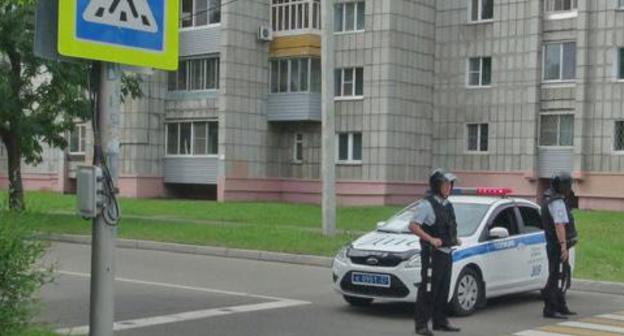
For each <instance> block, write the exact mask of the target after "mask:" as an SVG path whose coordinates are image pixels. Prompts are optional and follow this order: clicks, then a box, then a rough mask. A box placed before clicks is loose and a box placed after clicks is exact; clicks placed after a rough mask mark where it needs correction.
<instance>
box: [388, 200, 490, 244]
mask: <svg viewBox="0 0 624 336" xmlns="http://www.w3.org/2000/svg"><path fill="white" fill-rule="evenodd" d="M420 202H422V201H420ZM418 204H419V202H416V203H414V204H412V205H410V206H409V207H407V208H406V209H403V210H402V211H401V212H399V213H398V214H396V215H395V216H394V217H392V218H390V219H388V220H387V221H386V224H385V225H383V226H381V227H380V228H379V229H378V231H382V232H393V233H407V232H410V231H409V223H410V220H411V219H412V216H413V215H414V211H415V210H416V208H417V206H418ZM489 207H490V206H489V205H486V204H474V203H453V208H454V209H455V217H456V219H457V235H458V236H460V237H467V236H470V235H472V234H473V233H474V232H475V231H476V230H477V227H478V226H479V224H481V220H483V216H485V213H486V212H487V210H488V209H489Z"/></svg>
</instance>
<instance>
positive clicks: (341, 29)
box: [332, 1, 366, 35]
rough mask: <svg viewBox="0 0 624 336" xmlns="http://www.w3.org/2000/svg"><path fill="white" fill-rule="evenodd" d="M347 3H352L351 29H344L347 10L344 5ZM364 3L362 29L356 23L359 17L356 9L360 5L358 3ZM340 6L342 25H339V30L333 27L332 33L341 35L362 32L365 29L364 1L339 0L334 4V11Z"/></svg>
mask: <svg viewBox="0 0 624 336" xmlns="http://www.w3.org/2000/svg"><path fill="white" fill-rule="evenodd" d="M347 4H354V6H353V11H354V12H353V30H346V28H345V27H346V25H347V23H346V22H347V11H346V7H347ZM362 4H363V5H364V9H365V10H364V28H362V29H358V24H359V23H360V22H359V19H358V9H359V7H360V5H362ZM339 6H340V7H342V27H340V30H336V29H337V28H338V27H334V34H336V35H343V34H354V33H363V32H365V31H366V1H347V2H339V3H336V4H335V6H334V9H333V10H334V11H335V10H336V9H337V8H338V7H339ZM332 19H333V17H332Z"/></svg>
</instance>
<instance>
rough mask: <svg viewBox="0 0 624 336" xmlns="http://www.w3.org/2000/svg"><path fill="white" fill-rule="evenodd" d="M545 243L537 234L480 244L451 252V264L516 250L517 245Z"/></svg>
mask: <svg viewBox="0 0 624 336" xmlns="http://www.w3.org/2000/svg"><path fill="white" fill-rule="evenodd" d="M545 242H546V237H545V236H544V233H543V232H538V233H535V234H530V235H523V236H521V237H518V238H512V239H506V240H503V241H496V242H487V243H482V244H479V245H477V246H473V247H469V248H466V249H461V250H457V251H455V252H453V262H458V261H461V260H464V259H466V258H471V257H474V256H478V255H483V254H488V253H492V252H498V251H503V250H508V249H512V248H516V247H517V246H518V245H537V244H543V243H545Z"/></svg>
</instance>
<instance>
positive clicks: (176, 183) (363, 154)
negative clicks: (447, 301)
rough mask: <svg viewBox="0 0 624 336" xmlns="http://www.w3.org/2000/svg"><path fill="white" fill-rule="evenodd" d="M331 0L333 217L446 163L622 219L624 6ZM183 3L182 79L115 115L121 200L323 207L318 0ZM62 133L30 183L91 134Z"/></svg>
mask: <svg viewBox="0 0 624 336" xmlns="http://www.w3.org/2000/svg"><path fill="white" fill-rule="evenodd" d="M335 2H336V3H335V5H334V22H335V32H334V36H335V41H336V54H335V61H336V69H335V87H336V92H335V95H336V98H335V104H336V109H335V114H336V125H335V126H336V131H337V133H336V143H337V148H336V149H337V150H336V177H337V194H338V195H337V196H338V200H339V202H340V203H341V204H404V203H407V202H409V201H412V200H414V199H416V198H418V197H419V196H421V195H422V194H423V193H424V192H425V191H426V189H427V178H428V175H429V173H430V172H431V170H432V169H433V168H435V167H445V168H447V169H450V170H452V171H454V172H456V173H457V175H458V176H459V178H460V180H461V182H460V185H462V186H506V187H511V188H512V189H513V190H514V194H516V195H519V196H523V197H528V198H536V197H537V196H538V195H539V193H540V192H541V191H542V190H543V189H544V188H545V187H546V186H547V183H548V181H547V178H548V177H550V176H552V174H553V173H555V172H557V171H569V172H572V174H573V176H574V178H575V180H576V182H577V183H576V185H575V191H576V194H577V196H578V201H579V205H580V207H582V208H592V209H617V210H624V195H622V194H621V193H619V192H618V190H620V189H624V0H595V1H590V0H360V1H343V0H337V1H335ZM181 6H182V10H181V19H180V67H179V70H178V71H177V72H172V73H166V72H159V71H156V72H155V73H154V74H153V75H152V76H150V77H146V78H145V82H144V84H143V89H144V94H145V97H144V98H142V99H140V100H137V101H128V102H127V103H126V104H125V105H124V106H123V114H122V127H123V130H122V139H121V158H120V167H119V168H120V189H121V193H122V195H123V196H129V197H163V196H169V197H178V196H188V195H196V196H204V197H211V198H215V199H218V200H220V201H234V200H263V201H289V202H319V201H320V197H321V193H320V192H321V183H320V178H321V176H320V163H321V162H320V160H321V152H320V147H321V122H320V119H321V96H320V88H321V85H322V83H321V60H320V55H321V53H320V48H321V45H320V28H321V25H322V22H321V17H320V1H319V0H228V1H225V0H223V1H222V2H221V1H219V0H181ZM259 32H261V33H262V34H259ZM269 33H270V34H269ZM266 34H268V35H266ZM269 35H272V38H269V37H270V36H269ZM68 137H69V140H70V146H69V148H68V149H67V150H66V151H60V150H46V152H45V155H44V156H45V160H44V162H43V163H42V164H40V165H39V166H37V167H24V173H25V176H24V177H25V184H26V187H28V188H35V189H50V190H57V191H59V192H70V191H71V190H72V189H73V185H75V167H76V165H78V164H80V163H83V162H88V161H89V160H90V158H91V156H92V153H91V143H92V139H91V133H90V127H89V126H88V125H84V126H83V125H80V126H78V127H77V128H76V130H75V131H73V132H71V134H68ZM0 154H1V153H0ZM2 159H4V162H3V165H2V169H3V170H6V164H4V163H5V162H6V158H5V157H4V158H2ZM2 176H6V174H2ZM0 180H1V181H5V182H3V183H4V184H5V185H6V177H3V178H2V179H0Z"/></svg>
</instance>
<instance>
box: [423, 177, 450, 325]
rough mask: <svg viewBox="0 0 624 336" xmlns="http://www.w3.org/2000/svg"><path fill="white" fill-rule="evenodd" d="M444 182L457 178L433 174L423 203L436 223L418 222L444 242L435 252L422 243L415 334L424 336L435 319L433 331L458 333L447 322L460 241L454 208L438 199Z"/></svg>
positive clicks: (432, 235) (427, 244)
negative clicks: (453, 254)
mask: <svg viewBox="0 0 624 336" xmlns="http://www.w3.org/2000/svg"><path fill="white" fill-rule="evenodd" d="M443 181H448V182H451V183H452V182H454V181H455V177H454V176H453V175H452V174H449V173H446V172H443V171H436V172H434V174H433V175H432V177H431V181H430V182H431V183H430V184H431V189H432V191H433V194H432V195H429V196H427V197H426V198H425V200H423V202H428V203H429V204H428V205H430V207H431V209H430V210H432V211H433V214H434V215H435V220H434V221H433V223H427V222H425V221H421V222H417V221H416V222H417V223H418V224H420V227H421V228H422V230H423V231H424V232H426V233H427V234H428V235H430V236H431V237H433V238H438V239H440V240H441V241H442V246H441V247H439V248H437V249H436V248H434V247H433V246H432V245H431V244H430V243H429V242H426V241H424V240H422V239H421V240H420V244H421V250H420V256H421V258H420V260H421V283H420V285H419V288H418V296H417V298H416V312H415V324H416V333H417V334H421V335H432V332H431V331H430V330H429V328H428V322H429V321H430V320H431V319H433V328H434V329H441V330H447V331H459V329H457V328H454V327H451V326H450V324H449V321H448V319H447V308H448V296H449V287H450V284H451V271H452V265H453V262H452V257H451V247H452V246H456V245H458V240H457V223H456V221H455V211H454V209H453V205H452V204H451V203H450V202H449V201H447V200H445V199H443V198H442V197H440V196H437V195H435V194H436V193H439V191H437V190H439V186H438V185H439V184H441V183H442V182H443ZM421 210H422V207H421ZM417 211H418V209H417ZM413 222H414V221H413Z"/></svg>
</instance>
